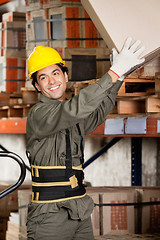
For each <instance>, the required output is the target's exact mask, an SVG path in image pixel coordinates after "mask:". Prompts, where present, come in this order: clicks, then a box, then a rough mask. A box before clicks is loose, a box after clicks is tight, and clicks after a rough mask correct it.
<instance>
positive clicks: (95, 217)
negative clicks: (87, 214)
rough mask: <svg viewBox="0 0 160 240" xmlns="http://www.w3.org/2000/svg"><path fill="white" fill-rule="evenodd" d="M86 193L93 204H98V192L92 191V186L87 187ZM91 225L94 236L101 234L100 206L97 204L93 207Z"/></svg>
mask: <svg viewBox="0 0 160 240" xmlns="http://www.w3.org/2000/svg"><path fill="white" fill-rule="evenodd" d="M86 193H87V195H89V196H90V197H91V198H92V199H93V202H94V203H95V204H99V193H98V192H96V191H94V188H92V187H87V188H86ZM91 219H92V226H93V234H94V236H99V235H100V234H101V228H100V208H99V206H96V205H95V207H94V209H93V212H92V215H91Z"/></svg>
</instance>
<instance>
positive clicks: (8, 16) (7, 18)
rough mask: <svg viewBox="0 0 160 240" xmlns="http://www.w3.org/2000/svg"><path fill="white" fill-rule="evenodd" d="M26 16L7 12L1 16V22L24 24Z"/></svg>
mask: <svg viewBox="0 0 160 240" xmlns="http://www.w3.org/2000/svg"><path fill="white" fill-rule="evenodd" d="M25 21H26V14H25V13H23V12H7V13H4V14H2V22H25Z"/></svg>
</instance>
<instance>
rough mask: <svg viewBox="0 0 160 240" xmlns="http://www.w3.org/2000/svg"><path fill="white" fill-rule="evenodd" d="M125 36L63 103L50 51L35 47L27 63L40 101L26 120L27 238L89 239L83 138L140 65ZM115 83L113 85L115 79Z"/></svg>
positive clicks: (60, 75) (61, 80)
mask: <svg viewBox="0 0 160 240" xmlns="http://www.w3.org/2000/svg"><path fill="white" fill-rule="evenodd" d="M139 44H140V42H139V41H136V42H135V43H134V44H133V45H132V46H130V45H131V38H128V39H127V41H126V42H125V44H124V47H123V49H122V51H121V52H120V53H119V54H118V53H117V51H116V50H115V49H113V63H112V66H111V68H110V70H109V71H108V73H106V74H105V75H104V76H103V77H102V78H101V79H100V80H99V81H98V82H97V83H95V84H92V85H90V86H88V87H87V88H85V89H83V90H81V91H80V93H79V95H77V96H74V97H73V98H72V99H71V100H66V97H65V90H66V83H67V82H68V74H67V73H68V72H67V68H66V67H65V62H64V61H63V60H62V58H61V57H60V55H59V54H58V53H57V51H55V50H54V49H52V48H49V47H43V46H38V47H36V48H35V49H34V51H33V52H32V54H31V55H30V57H29V59H28V70H29V77H30V78H32V83H33V85H34V87H35V88H36V89H37V91H39V92H41V96H40V102H39V103H37V104H36V105H34V106H33V107H32V109H31V110H30V112H29V115H28V120H27V154H28V157H29V159H30V164H31V169H32V201H31V204H30V205H29V209H28V222H27V233H28V240H31V239H36V240H71V239H74V240H92V239H94V237H93V230H92V224H91V213H92V210H93V207H94V203H93V201H92V199H91V198H90V197H89V196H87V195H86V192H85V187H84V174H83V169H82V164H83V161H84V159H83V146H84V143H83V136H84V135H86V134H89V133H91V132H93V131H94V129H95V128H96V127H97V126H98V125H100V124H101V123H103V122H104V121H105V117H106V115H107V114H108V113H109V112H110V111H111V110H112V108H113V106H114V103H115V99H116V95H117V92H118V90H119V88H120V86H121V84H122V81H120V80H118V79H119V78H121V80H122V79H123V78H124V76H123V75H124V74H125V73H126V72H127V71H128V70H129V69H130V68H132V67H134V66H135V65H137V64H140V63H142V62H143V61H144V59H140V54H141V53H142V52H143V50H144V47H141V48H139V50H136V49H137V47H138V46H139ZM117 80H118V81H117Z"/></svg>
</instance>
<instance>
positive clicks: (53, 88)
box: [50, 86, 59, 90]
mask: <svg viewBox="0 0 160 240" xmlns="http://www.w3.org/2000/svg"><path fill="white" fill-rule="evenodd" d="M57 88H59V86H56V87H52V88H50V90H55V89H57Z"/></svg>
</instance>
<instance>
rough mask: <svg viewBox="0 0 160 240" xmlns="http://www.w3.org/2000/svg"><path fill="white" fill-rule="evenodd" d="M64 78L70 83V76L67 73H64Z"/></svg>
mask: <svg viewBox="0 0 160 240" xmlns="http://www.w3.org/2000/svg"><path fill="white" fill-rule="evenodd" d="M64 77H65V79H66V82H68V74H67V73H66V72H65V73H64Z"/></svg>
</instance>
